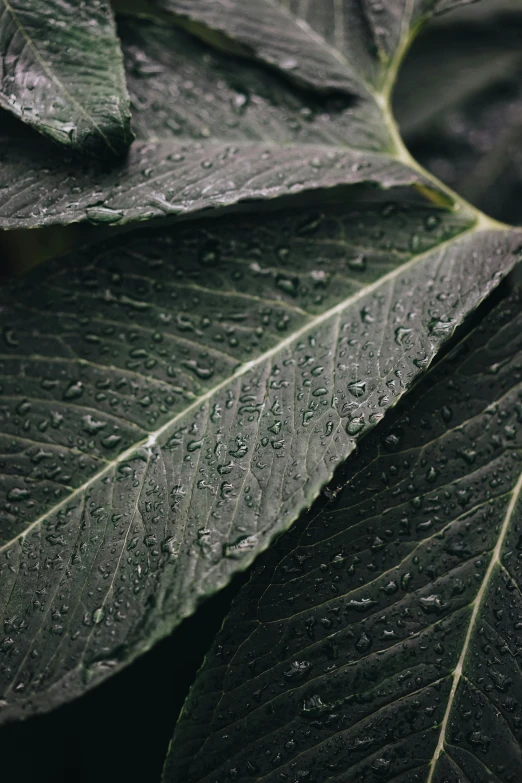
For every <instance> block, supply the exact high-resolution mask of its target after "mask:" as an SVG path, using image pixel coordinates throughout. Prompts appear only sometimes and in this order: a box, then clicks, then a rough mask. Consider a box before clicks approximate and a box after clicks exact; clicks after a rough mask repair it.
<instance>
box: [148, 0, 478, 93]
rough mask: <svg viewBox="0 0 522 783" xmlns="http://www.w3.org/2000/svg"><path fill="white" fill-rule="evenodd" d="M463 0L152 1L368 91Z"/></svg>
mask: <svg viewBox="0 0 522 783" xmlns="http://www.w3.org/2000/svg"><path fill="white" fill-rule="evenodd" d="M460 2H462V0H460ZM460 2H459V0H407V2H405V1H404V0H387V2H377V3H376V2H373V0H322V1H321V2H311V3H310V2H301V1H300V0H228V2H226V3H222V2H218V3H216V2H214V0H150V6H151V7H153V8H156V9H159V10H161V11H166V12H170V13H172V14H173V15H174V16H175V17H176V18H178V19H187V20H189V21H190V22H196V23H198V24H201V25H203V30H200V34H201V33H203V32H204V29H205V28H209V29H211V30H217V31H218V32H220V33H222V34H224V36H226V37H227V38H229V39H231V40H232V41H236V42H238V43H239V44H241V45H242V46H243V47H245V49H244V53H245V54H248V53H251V54H253V55H254V56H255V57H257V58H259V59H260V60H262V61H263V62H265V63H268V64H269V65H271V66H274V67H276V68H277V69H279V70H281V71H283V72H285V73H286V74H287V76H288V77H289V78H290V79H293V80H295V81H297V82H298V83H301V84H304V85H307V86H312V87H313V88H314V89H316V90H320V91H326V92H327V91H334V92H339V91H342V92H347V93H351V94H353V95H358V96H360V97H361V98H363V99H365V98H368V97H369V96H370V95H372V94H374V92H375V91H380V90H381V89H382V88H383V85H384V83H385V82H386V81H387V79H388V78H389V76H390V75H391V76H392V78H393V77H394V69H395V67H396V65H397V57H399V58H400V57H401V55H402V51H403V50H404V49H405V48H406V46H407V45H408V41H409V39H410V36H411V34H412V30H414V29H415V28H416V27H417V26H418V25H419V24H420V22H421V21H422V20H423V19H425V18H426V16H428V15H429V14H431V13H433V12H435V11H438V10H449V9H450V8H453V7H455V6H457V5H460ZM464 2H466V0H464ZM442 6H444V8H442ZM191 29H192V30H193V31H195V32H198V28H197V27H192V28H191Z"/></svg>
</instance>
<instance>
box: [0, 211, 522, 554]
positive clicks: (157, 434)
mask: <svg viewBox="0 0 522 783" xmlns="http://www.w3.org/2000/svg"><path fill="white" fill-rule="evenodd" d="M478 230H480V221H478V220H477V221H475V222H474V223H473V224H472V225H471V226H470V227H469V228H467V229H465V230H464V231H461V232H460V233H459V234H456V235H455V236H452V237H450V238H449V239H447V240H446V241H444V242H440V243H439V244H438V245H434V246H433V247H431V248H429V249H428V250H426V251H424V252H423V253H419V254H418V255H415V256H413V258H411V259H410V261H407V262H406V263H405V264H402V265H401V266H398V267H395V269H393V270H391V271H390V272H388V274H386V275H384V276H383V277H380V278H379V279H378V280H376V281H375V282H374V283H371V284H370V285H368V286H366V287H365V288H363V289H361V290H360V291H357V292H356V293H355V294H353V295H352V296H350V297H348V298H347V299H344V300H343V301H342V302H339V303H338V304H336V305H335V306H334V307H331V308H330V309H328V310H326V311H325V312H324V313H322V314H321V315H319V316H316V317H315V318H313V319H312V320H310V321H307V322H306V323H305V324H303V326H301V327H300V328H299V329H297V330H296V331H295V332H292V334H290V335H289V336H288V337H286V338H285V339H284V340H282V341H280V342H278V343H277V344H276V345H274V346H272V348H269V349H268V350H267V351H265V352H264V353H262V354H260V355H259V356H258V357H257V358H256V359H253V360H252V361H250V362H245V363H244V364H242V365H241V366H240V367H239V368H238V369H237V370H236V371H235V372H234V373H232V374H231V375H230V376H228V377H227V378H225V379H224V380H222V381H220V383H218V384H216V385H215V386H213V387H212V388H211V389H209V390H208V391H207V392H205V394H203V395H201V396H200V397H197V398H196V399H195V400H194V401H193V402H192V403H191V404H190V405H188V406H187V407H186V408H183V410H181V411H180V412H179V413H177V414H176V415H175V416H174V417H173V418H172V419H169V421H167V422H166V423H165V424H163V425H162V426H161V427H160V428H159V429H157V430H155V431H153V432H151V433H150V434H149V435H148V436H147V437H146V438H143V439H142V440H140V441H137V442H136V443H134V444H132V445H131V446H129V448H128V449H126V450H125V451H124V452H122V453H121V454H119V455H118V456H117V457H116V458H115V459H114V460H112V461H111V462H110V463H109V464H108V465H107V466H106V467H105V468H104V469H103V470H101V471H99V472H98V473H95V474H94V475H93V476H91V477H90V478H89V479H88V480H87V481H85V482H84V483H83V484H81V485H80V486H79V487H77V488H76V489H75V490H74V491H73V492H72V493H71V494H70V495H68V496H67V497H65V498H64V499H63V500H61V501H60V502H59V503H57V504H56V505H54V506H53V507H52V508H50V509H48V510H47V511H45V512H44V513H43V514H42V515H41V516H39V517H38V518H37V519H35V520H34V521H33V522H31V524H30V525H28V527H27V528H26V530H25V531H24V532H22V533H18V534H17V535H16V536H14V537H13V538H12V539H10V540H9V541H6V542H5V543H4V544H2V545H1V546H0V553H1V552H4V551H5V550H7V549H9V547H10V546H12V545H13V544H14V543H15V542H16V541H17V540H23V539H24V538H25V537H26V536H27V535H29V533H31V531H32V530H34V529H35V528H37V527H38V526H39V525H40V524H41V523H42V522H43V521H44V520H45V519H47V518H48V517H49V516H51V515H52V514H54V513H56V512H57V511H58V510H59V509H61V508H63V507H64V506H66V505H67V504H68V503H70V502H71V501H72V500H74V499H75V498H76V497H79V496H81V495H82V493H83V492H85V490H87V489H88V488H89V487H90V486H91V485H92V484H94V482H96V481H98V480H99V479H102V478H103V477H104V476H106V475H107V474H108V473H109V472H110V471H111V470H112V469H113V468H114V467H115V466H116V465H119V464H120V463H122V462H125V461H126V460H128V459H130V458H131V457H132V456H133V455H134V454H135V452H136V450H137V449H141V448H145V449H150V448H152V447H153V446H155V445H156V444H157V442H158V439H159V438H161V436H162V435H164V434H165V433H168V432H169V430H170V429H171V428H174V427H175V425H176V424H177V423H178V422H179V420H180V419H182V418H183V417H185V416H186V415H187V414H188V413H190V411H192V410H195V409H197V408H198V407H199V406H200V405H202V404H203V403H205V402H206V401H207V400H210V399H212V397H213V396H214V395H215V394H217V393H218V392H219V391H221V389H224V388H225V387H226V386H228V385H229V384H230V383H233V382H234V381H236V380H238V378H241V377H242V376H243V375H245V374H246V373H247V372H249V371H250V370H252V369H253V368H254V367H256V366H258V365H261V364H263V362H265V361H266V360H267V359H270V358H271V357H272V356H275V355H276V354H278V353H280V352H281V351H282V350H284V349H285V348H286V347H288V346H290V345H291V344H292V343H293V342H294V341H295V340H298V339H299V337H301V336H303V335H305V334H306V333H307V332H308V331H310V330H311V329H316V328H317V327H318V326H319V325H320V324H322V323H324V322H325V321H328V320H329V319H330V318H332V317H333V316H335V315H338V314H340V313H342V312H343V311H344V310H345V309H346V308H348V307H349V306H350V305H352V304H354V303H355V302H357V301H358V300H359V299H362V298H363V297H364V296H366V295H368V294H371V293H372V291H375V290H377V289H378V288H380V287H381V286H383V285H385V284H386V283H388V282H390V281H391V280H394V279H395V278H396V277H398V276H399V275H400V274H402V273H403V272H405V271H407V270H408V269H410V268H411V267H413V266H415V265H416V264H417V263H419V261H421V260H422V259H423V258H424V257H425V256H428V255H430V254H431V253H434V252H440V251H441V250H443V249H444V248H446V247H448V246H450V245H452V244H453V243H454V242H456V241H458V240H460V239H462V238H463V237H464V236H468V235H470V234H473V233H475V232H476V231H478ZM521 482H522V476H521ZM521 486H522V483H521Z"/></svg>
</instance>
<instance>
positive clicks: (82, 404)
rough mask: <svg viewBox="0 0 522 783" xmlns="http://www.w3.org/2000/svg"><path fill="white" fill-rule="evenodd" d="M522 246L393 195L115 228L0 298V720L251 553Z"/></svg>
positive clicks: (57, 690) (181, 612) (166, 615)
mask: <svg viewBox="0 0 522 783" xmlns="http://www.w3.org/2000/svg"><path fill="white" fill-rule="evenodd" d="M519 255H520V235H519V233H518V232H516V231H501V230H489V229H488V230H485V229H483V223H480V224H473V223H471V224H470V223H469V222H468V221H466V220H464V218H462V217H459V216H458V213H456V214H452V213H449V212H444V211H442V210H434V209H428V208H425V207H422V206H413V205H410V206H408V205H403V206H400V205H399V204H397V203H387V204H383V203H378V202H377V203H375V202H373V203H369V204H364V203H361V204H360V205H358V207H357V208H351V209H348V208H346V207H345V208H344V209H341V210H340V209H337V210H336V209H334V208H325V209H323V210H321V211H315V212H310V211H303V210H301V211H299V212H289V213H278V214H275V215H264V216H253V217H247V216H242V217H241V219H239V218H238V217H237V216H230V217H227V218H222V219H221V220H219V221H216V220H209V221H207V222H200V223H194V222H191V223H187V225H186V227H181V226H179V225H178V226H177V227H176V228H175V229H174V228H173V229H170V230H163V231H161V232H160V231H158V230H157V229H155V230H154V231H152V230H151V231H150V232H140V233H138V234H133V235H126V236H125V237H119V238H116V239H113V240H111V242H109V243H107V244H104V245H101V246H97V247H95V248H93V249H90V250H85V251H82V252H77V253H75V254H73V255H71V256H69V257H66V258H64V259H59V260H56V261H53V262H49V263H47V264H46V265H44V266H43V267H41V269H39V270H38V271H36V272H35V273H32V274H30V275H28V276H26V277H25V278H23V279H21V280H20V281H17V282H16V283H14V284H13V285H11V286H10V287H8V288H4V289H3V290H2V292H1V300H0V308H1V311H2V338H1V339H2V348H1V354H0V364H1V369H0V371H1V377H0V384H1V394H2V406H1V408H0V426H1V433H2V434H1V436H0V440H1V444H0V455H1V456H0V460H1V465H0V467H1V471H2V473H3V475H4V480H3V482H2V490H1V491H2V501H1V504H0V507H1V509H2V511H1V518H0V529H1V531H2V542H1V545H0V585H1V588H0V592H1V594H2V596H4V603H3V608H2V613H3V614H2V622H3V629H4V636H3V637H2V641H1V647H0V653H1V655H2V667H1V668H0V684H1V691H0V692H1V694H2V697H1V698H2V702H1V707H0V715H1V716H2V718H4V719H8V718H14V717H22V716H26V715H29V714H31V713H33V712H36V711H41V710H46V709H49V708H50V707H52V706H54V705H56V704H59V703H61V702H63V701H66V700H68V699H71V698H73V697H74V696H76V695H78V694H80V693H82V692H83V691H84V690H85V689H87V688H89V687H91V686H93V685H95V684H96V683H97V682H99V681H100V680H102V679H103V678H105V677H107V676H108V675H109V674H111V673H112V672H114V671H117V670H118V669H119V668H121V667H122V666H124V665H125V664H127V663H128V662H129V661H131V660H132V659H133V658H134V657H136V656H137V655H138V654H140V653H142V652H144V651H145V650H146V649H148V648H149V647H150V646H151V645H152V644H153V643H154V641H156V640H157V639H159V638H161V637H163V636H164V635H166V634H167V633H169V632H170V631H171V630H172V629H173V628H174V626H175V625H176V624H178V623H179V622H180V620H181V619H182V618H183V617H185V616H187V615H188V614H190V613H192V612H193V611H194V609H195V607H196V606H197V604H198V602H199V601H200V600H201V598H202V597H204V596H206V595H209V594H211V593H213V592H215V591H217V590H218V589H219V588H220V587H222V586H223V585H224V584H226V583H227V582H228V581H229V579H230V577H231V575H232V574H233V573H235V572H237V571H238V570H243V569H244V568H246V567H247V566H248V565H249V564H250V563H251V562H252V560H253V559H254V557H255V556H256V554H258V553H259V552H260V551H261V550H263V549H265V548H266V547H267V546H268V544H269V543H270V541H271V540H272V538H273V537H274V536H275V535H276V534H277V533H278V532H281V531H282V530H284V529H286V528H287V527H288V526H289V525H290V524H291V523H292V522H293V520H294V519H296V517H297V516H298V514H299V513H300V512H301V511H302V510H303V509H304V508H306V507H308V506H309V505H310V503H311V502H312V501H313V500H314V498H315V497H316V496H317V493H318V492H319V490H320V489H321V487H322V486H324V485H325V484H326V483H327V482H328V480H329V479H330V478H331V476H332V473H333V471H334V469H335V467H336V466H337V465H338V464H339V463H340V462H341V461H342V460H343V459H344V458H345V457H346V456H347V455H348V454H349V453H350V452H351V451H352V450H353V449H354V447H355V445H356V443H357V442H358V440H359V439H360V437H361V436H362V435H363V434H364V433H366V432H367V431H369V430H371V429H372V428H373V427H374V425H375V424H376V423H377V422H378V421H379V420H380V419H381V418H382V416H383V414H384V413H385V412H386V410H387V409H388V408H390V406H393V405H394V404H395V403H396V402H397V401H398V399H399V398H400V397H401V396H402V395H403V393H404V392H405V390H406V389H408V387H409V386H410V385H411V384H412V383H413V381H414V380H415V378H416V377H417V376H418V375H419V374H420V373H421V372H422V371H423V370H424V369H425V368H426V367H427V366H428V365H429V363H430V362H431V360H432V358H433V356H434V355H435V354H436V352H437V350H438V348H439V347H440V346H441V345H442V344H443V343H444V342H445V341H446V340H447V339H448V337H449V336H450V335H451V334H452V333H453V331H454V329H455V327H456V325H457V324H458V323H459V322H460V321H461V320H462V319H463V318H464V317H465V316H466V314H467V313H468V312H470V310H472V309H473V308H474V307H475V306H476V305H477V304H478V303H479V302H480V301H481V300H482V299H483V298H484V297H485V296H486V295H487V294H488V292H489V291H490V290H491V289H492V288H493V287H494V286H495V285H496V284H497V282H498V281H499V280H500V279H501V278H502V276H503V275H504V274H506V273H507V272H508V271H509V270H510V269H511V268H512V266H513V265H514V264H515V262H516V261H517V259H518V257H519Z"/></svg>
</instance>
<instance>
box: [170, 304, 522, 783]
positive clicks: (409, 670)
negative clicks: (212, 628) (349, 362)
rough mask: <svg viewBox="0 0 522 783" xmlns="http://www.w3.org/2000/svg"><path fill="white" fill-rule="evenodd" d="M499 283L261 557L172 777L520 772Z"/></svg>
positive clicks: (521, 480)
mask: <svg viewBox="0 0 522 783" xmlns="http://www.w3.org/2000/svg"><path fill="white" fill-rule="evenodd" d="M520 305H521V299H520V294H518V295H515V296H513V297H512V298H510V299H509V300H507V301H506V300H504V301H503V302H502V304H501V306H500V307H498V308H497V309H496V310H495V311H493V313H490V314H489V315H488V316H487V317H486V318H484V320H483V321H482V323H481V324H480V326H479V327H478V328H477V329H476V330H475V331H474V332H473V333H472V334H471V336H469V337H468V338H467V339H466V340H464V341H463V342H462V343H461V344H460V345H459V346H458V347H457V348H456V349H455V350H454V351H453V352H452V353H450V354H449V355H448V356H447V357H446V358H445V359H444V360H443V361H442V362H441V363H440V364H439V365H438V366H437V367H436V368H435V369H434V370H433V371H432V372H431V373H429V374H428V375H427V376H426V377H425V379H423V381H422V382H421V383H420V384H419V386H418V387H417V388H416V390H414V391H413V392H412V393H411V395H410V396H409V397H408V398H407V399H406V400H405V402H404V403H401V404H400V405H399V406H398V407H397V409H396V411H394V412H393V413H392V414H391V415H390V418H389V420H388V421H386V422H383V425H384V426H383V427H382V429H381V428H379V429H378V430H376V431H375V432H374V433H373V434H372V435H371V436H370V437H369V438H368V439H366V440H365V441H363V443H362V445H361V446H360V448H359V450H358V453H357V455H354V456H353V457H352V458H351V459H350V460H348V462H347V463H346V464H345V465H344V466H343V468H342V471H341V472H340V473H338V474H337V475H336V477H335V479H334V481H333V482H332V483H331V484H330V486H329V488H328V489H327V490H325V492H324V495H323V496H322V497H321V498H320V499H319V500H318V501H317V503H316V504H315V505H314V506H313V507H312V509H311V510H310V511H309V512H308V513H306V514H305V515H304V516H303V517H302V518H301V519H300V520H299V522H298V523H296V524H295V525H294V527H293V528H292V530H291V531H290V532H289V533H287V534H285V535H284V536H282V537H281V538H280V539H279V540H278V541H277V543H276V544H274V545H273V547H272V548H271V549H270V550H269V551H268V552H267V553H266V554H265V555H263V557H262V558H260V560H259V561H258V563H257V564H256V566H255V568H254V571H253V574H252V576H251V579H250V581H249V583H248V584H247V585H245V587H243V588H242V589H241V591H240V593H239V595H238V597H237V598H236V600H235V603H234V605H233V608H232V610H231V612H230V614H229V617H228V618H227V620H226V622H225V625H224V627H223V629H222V631H221V632H220V634H219V635H218V637H217V638H216V640H215V644H214V646H213V648H212V650H211V652H210V653H209V655H208V656H207V658H206V661H205V663H204V665H203V667H202V669H201V671H200V673H199V675H198V678H197V680H196V684H195V685H194V686H193V688H192V691H191V693H190V695H189V698H188V701H187V703H186V705H185V707H184V711H183V713H182V715H181V718H180V722H179V724H178V727H177V729H176V732H175V735H174V739H173V742H172V745H171V748H170V755H169V759H168V762H167V766H166V768H165V776H164V780H165V781H166V783H171V781H172V782H173V781H179V780H183V781H186V783H196V781H197V783H204V782H210V781H212V783H214V781H216V780H219V781H225V780H237V781H241V783H246V782H247V781H253V780H256V781H263V783H265V782H266V783H275V781H280V780H292V781H294V780H296V781H298V780H299V781H301V780H306V781H311V782H312V781H313V782H314V783H315V781H321V782H323V781H326V780H328V781H341V780H342V781H346V783H348V782H350V783H351V782H352V781H353V782H354V783H355V781H357V782H358V783H359V781H360V782H361V783H378V782H379V781H383V780H385V781H392V780H393V781H394V782H395V781H396V782H397V783H447V782H448V781H451V783H457V782H462V781H465V782H466V783H467V782H468V781H470V782H471V781H473V783H482V782H483V781H484V783H485V781H495V782H497V781H505V782H506V783H507V781H514V780H518V779H519V778H520V776H521V774H522V733H521V725H522V676H521V669H520V655H521V649H522V647H521V644H522V635H521V630H520V616H521V612H522V570H521V567H520V555H519V550H520V540H521V524H522V523H521V519H522V517H521V511H522V500H521V490H522V427H521V421H522V417H521V399H522V372H521V368H522V338H521V334H522V316H521V307H520Z"/></svg>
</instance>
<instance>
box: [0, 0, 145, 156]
mask: <svg viewBox="0 0 522 783" xmlns="http://www.w3.org/2000/svg"><path fill="white" fill-rule="evenodd" d="M0 40H1V42H2V45H1V57H2V66H1V69H0V76H1V82H0V106H2V107H3V108H5V109H8V110H9V111H10V112H12V113H13V114H15V115H16V116H17V117H18V118H19V119H21V120H23V122H25V123H27V124H28V125H30V126H31V127H33V128H35V129H36V130H38V131H39V132H40V133H43V134H44V135H46V136H48V137H50V138H51V139H53V141H57V142H59V143H60V144H63V145H65V146H66V147H70V148H71V149H73V150H75V151H77V152H81V153H86V154H89V155H95V156H97V157H102V158H109V157H111V158H114V157H121V156H122V155H123V154H124V153H125V152H126V150H127V148H128V146H129V144H130V142H131V140H132V134H131V132H130V111H129V98H128V95H127V91H126V88H125V78H124V73H123V63H122V58H121V51H120V47H119V42H118V38H117V37H116V31H115V27H114V20H113V18H112V14H111V10H110V7H109V5H108V4H107V3H106V2H105V0H89V2H88V3H84V2H81V3H79V2H72V0H65V2H64V1H63V0H0ZM33 143H35V142H33Z"/></svg>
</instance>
